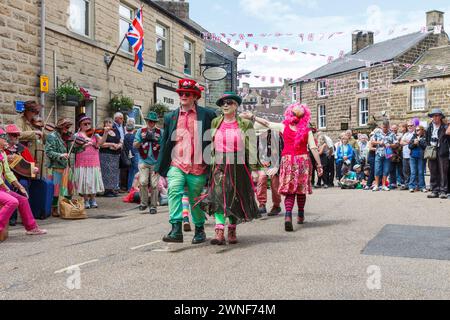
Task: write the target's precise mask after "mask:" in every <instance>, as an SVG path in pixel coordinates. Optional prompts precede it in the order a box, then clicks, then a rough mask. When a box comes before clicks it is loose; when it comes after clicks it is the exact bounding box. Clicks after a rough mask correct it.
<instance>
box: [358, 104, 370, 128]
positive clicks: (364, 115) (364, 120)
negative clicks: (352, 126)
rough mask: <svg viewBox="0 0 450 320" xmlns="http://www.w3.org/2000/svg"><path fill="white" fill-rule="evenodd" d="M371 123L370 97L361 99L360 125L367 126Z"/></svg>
mask: <svg viewBox="0 0 450 320" xmlns="http://www.w3.org/2000/svg"><path fill="white" fill-rule="evenodd" d="M368 123H369V99H367V98H364V99H359V125H360V126H367V124H368Z"/></svg>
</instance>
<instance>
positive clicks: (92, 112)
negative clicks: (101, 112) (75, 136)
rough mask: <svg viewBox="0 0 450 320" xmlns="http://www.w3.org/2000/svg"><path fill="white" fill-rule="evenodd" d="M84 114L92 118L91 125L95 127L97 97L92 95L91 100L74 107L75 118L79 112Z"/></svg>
mask: <svg viewBox="0 0 450 320" xmlns="http://www.w3.org/2000/svg"><path fill="white" fill-rule="evenodd" d="M82 113H84V114H86V115H87V116H88V117H89V118H91V119H92V127H93V128H96V126H97V124H98V123H97V99H96V98H95V97H93V96H91V100H88V101H86V103H85V106H83V107H76V108H75V119H78V116H79V115H80V114H82ZM76 129H77V130H78V129H79V127H78V125H77V126H76Z"/></svg>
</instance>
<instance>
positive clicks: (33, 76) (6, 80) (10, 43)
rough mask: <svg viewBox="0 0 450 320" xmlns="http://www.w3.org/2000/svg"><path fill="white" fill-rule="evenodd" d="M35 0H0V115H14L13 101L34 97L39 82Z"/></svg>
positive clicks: (6, 118) (8, 117) (7, 117)
mask: <svg viewBox="0 0 450 320" xmlns="http://www.w3.org/2000/svg"><path fill="white" fill-rule="evenodd" d="M39 28H40V20H39V1H38V0H3V1H0V44H1V46H0V114H1V119H0V121H2V122H11V121H12V119H13V118H14V116H15V111H14V110H15V108H14V101H15V100H29V99H36V97H37V95H38V89H37V87H38V85H39V78H38V75H39V69H40V59H39V41H40V35H39Z"/></svg>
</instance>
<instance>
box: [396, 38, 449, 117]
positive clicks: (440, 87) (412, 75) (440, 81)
mask: <svg viewBox="0 0 450 320" xmlns="http://www.w3.org/2000/svg"><path fill="white" fill-rule="evenodd" d="M436 65H437V66H439V67H438V68H436V67H435V66H436ZM390 96H391V100H390V102H391V110H390V112H391V116H393V117H394V118H400V117H401V116H402V115H404V114H405V111H406V116H407V117H408V118H412V117H413V118H419V119H420V120H422V121H423V122H426V121H429V120H428V117H427V115H428V112H429V110H430V109H432V108H441V109H442V110H443V111H444V113H445V114H446V115H447V116H450V46H448V45H447V46H442V47H437V48H431V49H430V50H428V51H427V52H426V53H425V54H424V55H423V56H422V57H420V59H419V60H417V62H416V65H415V66H413V67H411V68H410V69H408V70H407V71H406V72H405V73H403V74H402V75H400V76H399V77H398V78H397V79H395V80H394V86H393V88H392V90H391V92H390ZM405 106H406V110H405Z"/></svg>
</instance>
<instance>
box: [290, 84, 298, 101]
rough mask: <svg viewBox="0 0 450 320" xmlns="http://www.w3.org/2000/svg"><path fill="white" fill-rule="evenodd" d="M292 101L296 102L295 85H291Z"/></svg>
mask: <svg viewBox="0 0 450 320" xmlns="http://www.w3.org/2000/svg"><path fill="white" fill-rule="evenodd" d="M291 90H292V91H291V92H292V102H293V103H295V102H297V86H292V89H291Z"/></svg>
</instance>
